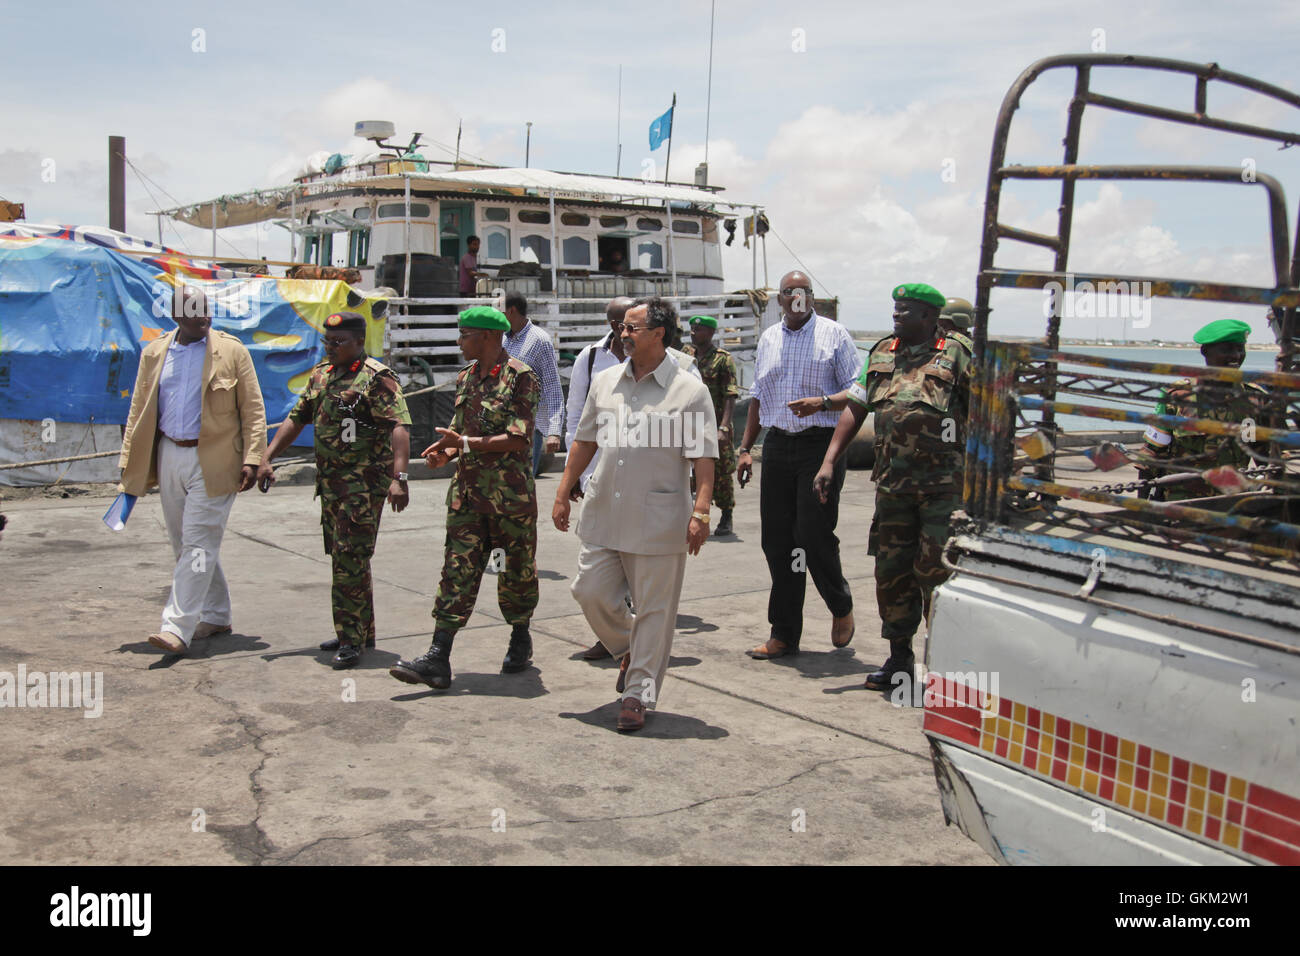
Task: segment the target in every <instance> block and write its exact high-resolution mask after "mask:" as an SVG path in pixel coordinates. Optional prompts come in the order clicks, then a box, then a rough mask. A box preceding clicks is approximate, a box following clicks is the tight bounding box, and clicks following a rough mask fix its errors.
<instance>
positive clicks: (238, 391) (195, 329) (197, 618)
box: [118, 286, 266, 654]
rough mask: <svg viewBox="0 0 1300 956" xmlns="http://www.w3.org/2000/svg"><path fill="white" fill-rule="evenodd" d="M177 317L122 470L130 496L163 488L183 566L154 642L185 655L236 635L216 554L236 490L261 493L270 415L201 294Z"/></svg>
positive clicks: (135, 406)
mask: <svg viewBox="0 0 1300 956" xmlns="http://www.w3.org/2000/svg"><path fill="white" fill-rule="evenodd" d="M172 318H173V319H174V320H175V321H176V330H175V331H174V332H170V333H168V334H167V335H164V336H162V337H161V338H158V339H155V340H154V341H153V342H150V343H149V344H148V345H147V346H146V347H145V349H144V351H143V352H142V353H141V355H140V369H139V371H138V372H137V373H136V379H135V391H134V393H133V394H132V395H131V412H130V414H129V415H128V417H127V421H126V431H125V432H124V433H123V435H122V456H121V458H120V460H119V462H118V464H119V465H120V467H121V468H122V484H121V490H122V491H124V492H126V493H127V494H129V495H135V496H137V497H140V496H142V495H144V494H145V493H146V492H147V491H148V490H149V489H150V488H152V487H153V486H154V485H157V486H158V496H159V498H160V499H161V502H162V509H163V518H164V519H165V521H166V523H167V534H168V537H170V538H171V543H172V551H173V552H174V553H175V555H176V568H175V570H174V571H173V572H172V592H171V597H170V598H169V599H168V601H167V606H166V608H164V609H163V614H162V627H161V629H160V631H159V633H157V634H154V635H152V636H151V637H150V638H149V643H150V644H153V645H154V646H155V647H160V648H162V649H163V650H165V651H170V652H171V653H173V654H183V653H184V652H185V651H186V650H187V649H188V648H189V645H190V641H191V640H193V639H194V638H195V637H210V636H211V635H213V634H220V633H225V632H228V631H230V629H231V617H230V592H229V590H228V589H227V587H226V576H225V575H224V574H223V573H222V571H221V563H220V561H218V559H217V552H218V550H219V549H220V547H221V536H222V534H223V533H224V532H225V530H226V519H227V518H228V517H229V515H230V507H231V505H233V504H234V502H235V494H236V493H237V492H239V491H247V490H248V489H249V488H251V487H253V482H254V479H255V477H256V475H257V466H258V464H259V463H260V462H261V460H262V455H263V454H264V453H265V451H266V409H265V406H264V405H263V403H262V390H261V387H260V386H259V385H258V383H257V372H256V371H255V370H254V369H253V359H252V357H251V356H250V355H249V354H248V349H246V348H244V346H243V344H242V343H241V342H240V341H239V339H237V338H235V337H234V336H233V335H229V334H227V333H225V332H220V331H217V330H215V329H213V328H212V319H211V313H210V311H209V307H208V302H207V298H206V296H204V294H203V292H202V291H201V290H199V289H197V288H195V287H192V286H183V287H179V288H177V289H176V290H175V292H174V294H173V296H172Z"/></svg>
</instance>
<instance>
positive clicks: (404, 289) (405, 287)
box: [402, 170, 411, 298]
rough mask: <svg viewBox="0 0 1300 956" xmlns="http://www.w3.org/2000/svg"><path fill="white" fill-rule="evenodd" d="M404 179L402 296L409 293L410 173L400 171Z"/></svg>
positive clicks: (404, 296)
mask: <svg viewBox="0 0 1300 956" xmlns="http://www.w3.org/2000/svg"><path fill="white" fill-rule="evenodd" d="M402 178H403V179H404V180H406V271H405V273H404V274H403V276H402V298H407V297H408V296H410V294H411V174H410V173H409V172H406V171H405V170H403V171H402Z"/></svg>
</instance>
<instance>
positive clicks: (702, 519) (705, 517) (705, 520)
mask: <svg viewBox="0 0 1300 956" xmlns="http://www.w3.org/2000/svg"><path fill="white" fill-rule="evenodd" d="M691 517H692V518H694V519H695V520H696V521H698V522H700V523H701V524H708V523H709V516H708V515H702V514H700V513H699V512H698V511H692V512H691Z"/></svg>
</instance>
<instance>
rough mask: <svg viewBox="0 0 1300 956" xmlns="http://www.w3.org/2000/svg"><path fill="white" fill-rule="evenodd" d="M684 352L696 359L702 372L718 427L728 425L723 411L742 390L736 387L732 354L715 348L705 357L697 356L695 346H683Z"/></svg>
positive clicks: (734, 364)
mask: <svg viewBox="0 0 1300 956" xmlns="http://www.w3.org/2000/svg"><path fill="white" fill-rule="evenodd" d="M682 351H683V352H684V353H686V354H687V355H690V356H694V358H695V366H696V368H698V369H699V370H700V379H701V381H703V382H704V387H705V388H707V389H708V390H709V397H710V398H712V399H713V414H714V416H715V417H716V418H717V420H718V425H720V426H721V425H726V424H728V423H727V422H724V421H723V420H722V410H723V408H724V407H725V406H726V404H727V399H728V398H736V397H737V396H739V395H740V389H739V388H737V387H736V380H737V375H736V362H735V360H734V359H733V358H732V357H731V353H730V352H728V351H727V350H726V349H719V348H715V349H712V350H710V351H709V352H708V353H707V354H705V355H696V354H695V346H694V345H686V346H683V347H682Z"/></svg>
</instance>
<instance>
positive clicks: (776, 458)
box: [759, 428, 853, 647]
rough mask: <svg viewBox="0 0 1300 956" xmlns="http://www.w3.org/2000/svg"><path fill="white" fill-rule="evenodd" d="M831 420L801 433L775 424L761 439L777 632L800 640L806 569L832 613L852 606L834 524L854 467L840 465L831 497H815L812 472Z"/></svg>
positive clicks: (763, 509)
mask: <svg viewBox="0 0 1300 956" xmlns="http://www.w3.org/2000/svg"><path fill="white" fill-rule="evenodd" d="M834 431H835V430H834V429H833V428H810V429H807V430H805V431H802V432H798V433H797V434H794V435H790V434H787V433H785V432H781V431H778V430H776V429H775V428H772V429H769V430H768V433H767V438H766V439H765V440H764V442H763V464H762V474H761V475H760V476H759V513H760V515H761V517H762V522H763V555H764V556H765V557H766V558H767V568H768V571H769V573H770V574H771V575H772V592H771V594H770V596H769V597H768V600H767V619H768V621H769V622H770V623H771V625H772V634H771V636H772V637H774V638H776V639H777V640H778V641H781V642H783V643H785V644H788V645H792V646H794V647H798V646H799V639H800V637H801V636H802V635H803V599H804V587H805V584H806V583H807V574H811V575H812V579H813V584H814V585H816V587H817V593H818V594H820V595H821V596H822V600H823V601H825V602H826V607H827V608H829V609H830V612H831V615H832V616H834V617H843V616H844V615H846V614H848V613H849V612H850V611H852V610H853V595H852V594H850V593H849V583H848V582H847V581H845V580H844V572H843V570H841V568H840V540H839V538H837V537H836V536H835V525H836V522H837V521H838V520H839V514H840V489H841V488H843V487H844V476H845V472H846V470H847V468H848V464H847V461H846V459H845V458H843V457H842V458H840V460H839V462H837V463H836V465H835V476H834V480H833V482H832V485H831V493H830V495H829V497H828V500H827V502H826V504H822V503H821V502H820V501H819V500H818V499H817V492H815V491H814V490H813V478H814V477H815V476H816V475H817V472H818V470H819V469H820V468H821V466H822V458H823V457H825V455H826V448H827V446H828V445H830V442H831V435H832V434H834Z"/></svg>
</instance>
